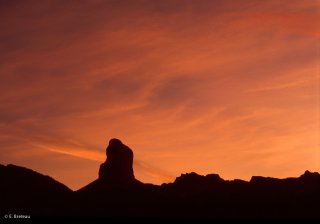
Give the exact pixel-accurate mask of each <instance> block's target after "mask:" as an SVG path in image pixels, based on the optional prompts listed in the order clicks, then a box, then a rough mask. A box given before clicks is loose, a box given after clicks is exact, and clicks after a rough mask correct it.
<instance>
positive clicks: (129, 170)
mask: <svg viewBox="0 0 320 224" xmlns="http://www.w3.org/2000/svg"><path fill="white" fill-rule="evenodd" d="M106 155H107V159H106V161H105V162H104V163H102V164H101V165H100V169H99V181H102V182H107V183H110V184H121V185H122V184H130V183H132V182H134V181H135V177H134V173H133V167H132V166H133V152H132V150H131V149H130V148H129V147H128V146H126V145H124V144H123V143H122V142H121V141H120V140H119V139H115V138H113V139H111V140H110V141H109V145H108V147H107V149H106Z"/></svg>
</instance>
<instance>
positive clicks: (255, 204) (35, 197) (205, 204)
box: [0, 139, 320, 220]
mask: <svg viewBox="0 0 320 224" xmlns="http://www.w3.org/2000/svg"><path fill="white" fill-rule="evenodd" d="M106 153H107V159H106V161H105V162H104V163H103V164H101V166H100V169H99V176H98V179H97V180H95V181H93V182H92V183H90V184H88V185H87V186H85V187H83V188H81V189H79V190H78V191H71V190H70V189H69V188H67V187H66V186H64V185H63V184H61V183H59V182H57V181H55V180H54V179H52V178H50V177H48V176H44V175H42V174H39V173H36V172H34V171H32V170H29V169H26V168H22V167H18V166H14V165H7V166H3V165H1V166H0V178H1V182H0V192H1V199H0V208H1V213H3V214H10V213H16V214H29V215H31V216H57V217H59V216H69V217H104V218H148V217H150V218H185V219H190V218H196V219H197V220H198V219H201V218H204V219H320V205H319V204H320V203H319V202H320V174H319V173H317V172H314V173H312V172H309V171H306V172H305V173H304V174H303V175H301V176H300V177H297V178H293V177H291V178H286V179H277V178H272V177H260V176H253V177H252V178H251V180H250V181H249V182H248V181H243V180H238V179H236V180H231V181H228V180H224V179H222V178H221V177H220V176H219V175H218V174H208V175H206V176H201V175H198V174H196V173H194V172H192V173H187V174H182V175H181V176H180V177H177V178H176V180H175V181H174V182H173V183H168V184H162V185H161V186H158V185H153V184H145V183H141V182H140V181H138V180H136V179H135V177H134V172H133V168H132V164H133V152H132V150H131V149H130V148H129V147H128V146H126V145H124V144H123V143H122V142H121V141H120V140H118V139H111V140H110V142H109V145H108V147H107V149H106Z"/></svg>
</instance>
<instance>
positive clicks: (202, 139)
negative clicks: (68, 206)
mask: <svg viewBox="0 0 320 224" xmlns="http://www.w3.org/2000/svg"><path fill="white" fill-rule="evenodd" d="M319 13H320V1H319V0H282V1H278V0H268V1H259V0H243V1H238V0H181V1H180V0H163V1H156V0H151V1H150V0H145V1H144V0H131V1H130V0H128V1H126V0H119V1H118V0H117V1H113V0H110V1H109V0H79V1H76V0H70V1H62V0H61V1H59V0H54V1H50V0H44V1H36V0H30V1H19V0H12V1H10V0H2V1H0V52H1V54H0V80H1V81H0V150H1V151H0V163H1V164H16V165H20V166H25V167H28V168H31V169H33V170H35V171H37V172H40V173H43V174H46V175H50V176H52V177H53V178H55V179H56V180H58V181H60V182H62V183H64V184H66V185H67V186H68V187H70V188H72V189H74V190H76V189H79V188H81V187H83V186H85V185H86V184H88V183H90V182H91V181H93V180H95V179H96V178H97V177H98V169H99V165H100V164H101V163H103V162H104V161H105V159H106V155H105V148H106V146H107V144H108V141H109V139H111V138H119V139H121V140H122V142H123V143H124V144H126V145H128V146H129V147H130V148H131V149H132V150H133V152H134V171H135V176H136V178H137V179H139V180H141V181H143V182H148V183H154V184H161V183H168V182H172V181H174V179H175V177H177V176H180V174H181V173H188V172H192V171H194V172H196V173H198V174H201V175H205V174H209V173H218V174H219V175H220V176H221V177H222V178H224V179H244V180H249V179H250V178H251V176H254V175H261V176H273V177H278V178H284V177H288V176H300V175H301V174H302V173H303V172H304V171H305V170H310V171H317V172H319V171H320V118H319V116H320V73H319V71H320V70H319V69H320V66H319V63H320V62H319V60H320V57H319V36H320V24H319V23H320V22H319V21H320V14H319Z"/></svg>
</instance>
